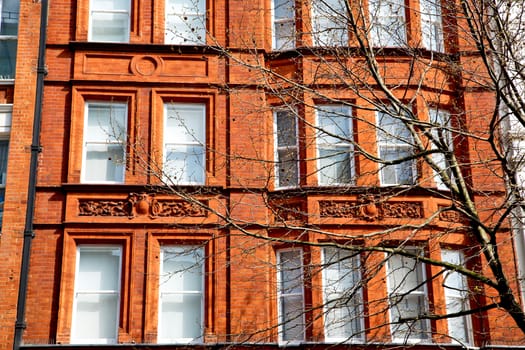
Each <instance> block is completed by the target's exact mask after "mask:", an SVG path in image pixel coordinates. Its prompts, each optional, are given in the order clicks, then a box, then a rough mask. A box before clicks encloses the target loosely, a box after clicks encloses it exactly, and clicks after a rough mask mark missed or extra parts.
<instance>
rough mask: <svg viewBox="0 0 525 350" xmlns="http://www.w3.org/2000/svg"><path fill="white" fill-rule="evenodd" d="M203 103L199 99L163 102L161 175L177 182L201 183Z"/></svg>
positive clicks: (181, 183)
mask: <svg viewBox="0 0 525 350" xmlns="http://www.w3.org/2000/svg"><path fill="white" fill-rule="evenodd" d="M205 119H206V106H205V105H204V104H199V103H166V104H165V105H164V175H165V178H166V180H167V181H169V182H173V183H175V184H178V185H202V184H204V178H205V176H204V174H205V169H206V167H205V160H206V146H205V145H206V129H205V128H206V127H205Z"/></svg>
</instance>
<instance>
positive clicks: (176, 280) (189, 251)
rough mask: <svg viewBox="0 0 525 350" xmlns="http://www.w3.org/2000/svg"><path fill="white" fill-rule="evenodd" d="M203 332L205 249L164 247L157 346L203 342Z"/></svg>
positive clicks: (162, 252)
mask: <svg viewBox="0 0 525 350" xmlns="http://www.w3.org/2000/svg"><path fill="white" fill-rule="evenodd" d="M203 331H204V249H203V248H202V247H198V246H164V247H161V264H160V277H159V326H158V342H159V343H190V342H202V341H203V339H202V336H203Z"/></svg>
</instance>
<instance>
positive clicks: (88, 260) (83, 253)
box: [76, 248, 120, 291]
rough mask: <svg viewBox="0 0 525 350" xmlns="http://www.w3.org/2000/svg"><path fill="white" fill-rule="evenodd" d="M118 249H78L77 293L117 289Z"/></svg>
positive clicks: (118, 282) (118, 283)
mask: <svg viewBox="0 0 525 350" xmlns="http://www.w3.org/2000/svg"><path fill="white" fill-rule="evenodd" d="M119 262H120V249H119V248H115V249H109V248H101V249H96V248H93V249H92V248H85V249H80V256H79V262H78V275H77V281H76V283H77V291H96V290H106V291H116V290H118V289H119V285H120V281H119V278H118V277H119V268H120V263H119Z"/></svg>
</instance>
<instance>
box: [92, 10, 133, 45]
mask: <svg viewBox="0 0 525 350" xmlns="http://www.w3.org/2000/svg"><path fill="white" fill-rule="evenodd" d="M130 14H131V0H90V3H89V41H99V42H118V43H127V42H129V32H130V17H131V16H130Z"/></svg>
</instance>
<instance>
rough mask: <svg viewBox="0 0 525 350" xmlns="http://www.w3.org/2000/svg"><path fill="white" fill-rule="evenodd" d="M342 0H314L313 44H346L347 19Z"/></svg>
mask: <svg viewBox="0 0 525 350" xmlns="http://www.w3.org/2000/svg"><path fill="white" fill-rule="evenodd" d="M346 13H347V8H346V2H345V1H344V0H314V1H313V3H312V37H313V41H314V45H315V46H347V45H348V22H347V21H348V20H347V16H346Z"/></svg>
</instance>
